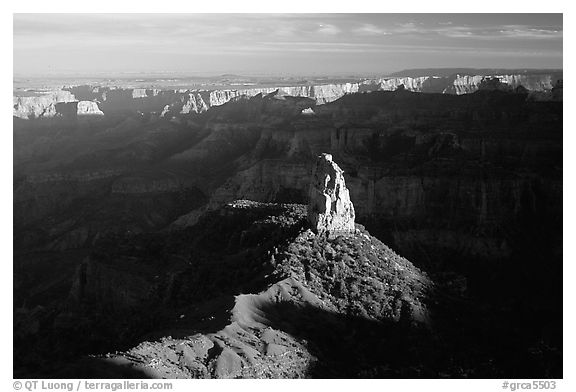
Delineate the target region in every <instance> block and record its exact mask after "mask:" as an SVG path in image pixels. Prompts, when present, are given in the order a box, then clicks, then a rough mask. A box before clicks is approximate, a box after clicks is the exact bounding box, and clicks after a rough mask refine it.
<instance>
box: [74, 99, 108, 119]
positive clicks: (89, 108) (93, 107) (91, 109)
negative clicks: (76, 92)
mask: <svg viewBox="0 0 576 392" xmlns="http://www.w3.org/2000/svg"><path fill="white" fill-rule="evenodd" d="M77 110H78V111H77V114H78V116H103V115H104V112H102V110H100V108H99V107H98V103H97V102H92V101H80V102H78V109H77Z"/></svg>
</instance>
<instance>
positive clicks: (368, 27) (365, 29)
mask: <svg viewBox="0 0 576 392" xmlns="http://www.w3.org/2000/svg"><path fill="white" fill-rule="evenodd" d="M352 32H353V33H355V34H358V35H375V36H378V35H388V34H390V33H389V32H387V31H386V30H384V29H383V28H380V27H378V26H375V25H373V24H370V23H367V24H363V25H362V26H360V27H359V28H357V29H354V30H352Z"/></svg>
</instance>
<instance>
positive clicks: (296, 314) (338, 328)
mask: <svg viewBox="0 0 576 392" xmlns="http://www.w3.org/2000/svg"><path fill="white" fill-rule="evenodd" d="M260 310H262V311H263V312H265V313H266V315H267V317H268V318H269V320H270V323H271V326H272V327H273V328H277V329H280V330H282V331H284V332H287V333H288V334H290V335H292V336H294V337H295V338H296V339H298V340H300V341H302V342H305V343H304V344H305V345H306V347H307V348H308V350H309V351H310V353H311V354H312V355H314V356H315V357H316V358H317V359H318V361H317V362H315V363H314V365H313V366H312V367H311V368H310V369H309V376H310V377H312V378H436V377H438V374H439V373H440V371H441V369H443V366H444V364H443V363H441V362H437V361H436V358H437V357H438V352H437V351H436V349H437V348H438V347H439V345H438V340H437V338H435V336H434V334H433V333H432V331H431V330H429V329H427V328H426V327H424V326H417V325H410V324H409V323H407V322H404V321H400V322H392V321H376V320H370V319H366V318H363V317H357V316H350V315H345V314H337V313H333V312H329V311H326V310H323V309H319V308H316V307H314V306H309V305H306V306H300V305H297V304H294V303H290V302H280V303H277V304H274V305H270V306H268V307H263V308H261V309H260ZM404 320H405V319H404Z"/></svg>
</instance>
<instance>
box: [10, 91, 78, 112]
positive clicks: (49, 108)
mask: <svg viewBox="0 0 576 392" xmlns="http://www.w3.org/2000/svg"><path fill="white" fill-rule="evenodd" d="M13 102H14V111H13V116H14V117H18V118H22V119H31V118H50V117H54V116H56V115H57V113H58V112H57V110H56V105H57V104H58V103H66V102H76V98H75V97H74V95H73V94H72V93H70V92H69V91H63V90H57V91H51V92H48V93H43V94H40V95H35V96H31V97H14V98H13Z"/></svg>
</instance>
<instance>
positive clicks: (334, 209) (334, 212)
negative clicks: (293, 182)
mask: <svg viewBox="0 0 576 392" xmlns="http://www.w3.org/2000/svg"><path fill="white" fill-rule="evenodd" d="M354 218H355V213H354V206H353V205H352V202H351V201H350V194H349V192H348V188H346V182H345V181H344V171H343V170H342V169H340V166H338V165H337V164H336V162H334V161H333V160H332V155H331V154H325V153H324V154H322V155H320V156H319V157H318V159H317V161H316V166H315V167H314V172H313V174H312V183H311V184H310V201H309V204H308V221H309V223H310V225H311V226H312V230H313V231H314V232H316V233H328V234H329V235H330V236H332V235H337V234H344V233H354V232H355V230H356V228H355V226H354Z"/></svg>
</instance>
